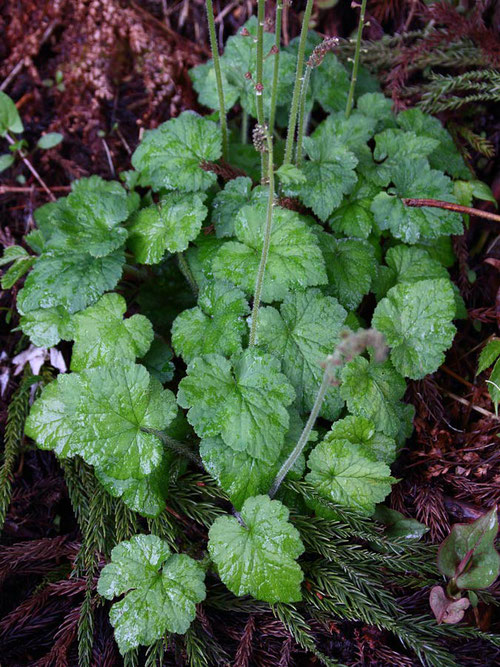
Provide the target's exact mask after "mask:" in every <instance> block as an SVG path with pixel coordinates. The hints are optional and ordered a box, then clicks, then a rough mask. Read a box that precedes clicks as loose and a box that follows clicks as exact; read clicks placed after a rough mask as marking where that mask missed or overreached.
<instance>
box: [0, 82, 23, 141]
mask: <svg viewBox="0 0 500 667" xmlns="http://www.w3.org/2000/svg"><path fill="white" fill-rule="evenodd" d="M8 132H14V133H15V134H20V133H21V132H24V127H23V123H22V121H21V118H20V116H19V113H18V111H17V108H16V105H15V104H14V102H13V101H12V100H11V99H10V97H9V96H8V95H6V94H5V93H4V92H2V91H0V136H1V137H5V136H6V135H7V133H8Z"/></svg>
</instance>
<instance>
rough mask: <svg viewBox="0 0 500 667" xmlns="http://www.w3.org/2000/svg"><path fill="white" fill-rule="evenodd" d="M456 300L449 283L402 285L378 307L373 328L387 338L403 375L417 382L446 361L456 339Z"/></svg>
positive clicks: (429, 282)
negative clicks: (454, 319) (445, 358)
mask: <svg viewBox="0 0 500 667" xmlns="http://www.w3.org/2000/svg"><path fill="white" fill-rule="evenodd" d="M454 317H455V296H454V292H453V288H452V286H451V283H450V281H449V280H448V279H439V280H422V281H420V282H417V283H402V284H399V285H396V286H395V287H393V288H391V289H390V290H389V292H388V293H387V296H386V297H385V298H384V299H382V301H380V302H379V304H378V305H377V307H376V309H375V312H374V314H373V319H372V325H373V326H374V327H375V328H376V329H377V330H378V331H380V332H381V333H382V334H384V336H385V338H386V341H387V344H388V345H389V346H390V347H391V360H392V363H393V364H394V366H395V368H396V370H398V371H399V372H400V373H401V374H402V375H405V376H406V377H410V378H412V379H413V380H418V379H420V378H423V377H425V376H426V375H428V374H429V373H434V371H436V370H437V369H438V368H439V366H440V365H441V364H442V363H443V361H444V352H445V350H447V349H448V348H449V347H450V346H451V344H452V342H453V337H454V335H455V331H456V329H455V327H454V325H453V323H452V320H453V318H454Z"/></svg>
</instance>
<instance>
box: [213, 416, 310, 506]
mask: <svg viewBox="0 0 500 667" xmlns="http://www.w3.org/2000/svg"><path fill="white" fill-rule="evenodd" d="M302 428H303V424H302V420H301V419H300V416H299V415H298V413H297V412H295V411H294V410H293V409H292V410H290V428H289V429H288V431H287V434H286V436H285V441H284V443H283V446H282V448H281V452H280V455H279V458H278V459H277V460H276V461H275V462H274V463H267V462H266V461H263V460H261V459H256V458H254V457H253V456H250V455H249V454H247V453H246V452H235V451H234V450H232V449H230V448H229V447H228V446H227V445H226V444H225V443H224V441H223V440H222V438H221V437H219V436H217V437H215V438H205V439H204V440H202V441H201V444H200V455H201V458H202V460H203V465H204V467H205V469H206V470H207V472H208V473H209V474H210V475H211V476H212V477H213V478H214V479H215V480H216V482H217V484H218V485H219V486H220V487H221V488H222V489H223V490H224V491H225V492H226V493H227V495H228V496H229V498H230V500H231V502H232V503H233V505H234V507H235V508H236V509H237V510H240V509H241V507H242V506H243V503H244V502H245V500H247V498H250V497H251V496H256V495H259V494H261V493H267V492H268V491H269V489H270V488H271V485H272V483H273V481H274V480H275V478H276V475H277V474H278V471H279V469H280V468H281V466H282V465H283V463H284V462H285V461H286V459H287V458H288V456H289V455H290V454H291V452H292V450H293V449H294V447H295V445H296V444H297V441H298V439H299V438H300V435H301V433H302ZM304 468H305V459H304V456H303V455H301V456H299V458H298V459H297V461H296V462H295V465H294V466H293V467H292V469H291V470H290V472H289V473H288V476H287V477H288V478H294V479H300V478H301V477H302V475H303V473H304Z"/></svg>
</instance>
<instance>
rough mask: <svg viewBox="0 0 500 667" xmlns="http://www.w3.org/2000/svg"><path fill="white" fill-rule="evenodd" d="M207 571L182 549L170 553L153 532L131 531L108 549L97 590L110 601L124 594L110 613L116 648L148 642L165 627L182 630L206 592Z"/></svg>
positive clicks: (147, 643)
mask: <svg viewBox="0 0 500 667" xmlns="http://www.w3.org/2000/svg"><path fill="white" fill-rule="evenodd" d="M204 579H205V572H204V571H203V568H202V567H201V566H200V565H199V563H197V562H196V561H195V560H193V559H192V558H190V557H189V556H187V555H185V554H172V553H171V551H170V548H169V546H168V544H167V542H166V541H165V540H162V539H160V538H159V537H157V536H156V535H134V536H133V537H132V538H131V539H130V540H129V541H126V542H120V544H118V545H117V546H116V547H114V549H113V551H112V552H111V563H109V564H108V565H106V566H105V567H104V568H103V570H102V572H101V575H100V577H99V581H98V584H97V590H98V593H99V595H102V596H103V597H105V598H106V599H108V600H112V599H113V598H114V597H117V596H120V595H123V594H124V593H125V597H124V598H123V599H122V600H120V601H119V602H115V604H113V606H112V607H111V611H110V614H109V617H110V621H111V625H112V626H113V627H114V629H115V639H116V641H117V643H118V647H119V649H120V652H121V653H122V655H123V654H125V653H127V652H128V651H130V650H131V649H134V648H136V647H138V646H139V645H145V646H149V645H151V644H153V642H155V641H156V640H158V639H161V638H162V637H163V636H164V635H165V633H166V632H175V633H179V634H184V633H185V632H186V631H187V630H188V628H189V626H190V625H191V622H192V621H194V619H195V616H196V604H198V603H199V602H202V601H203V600H204V599H205V596H206V589H205V583H204Z"/></svg>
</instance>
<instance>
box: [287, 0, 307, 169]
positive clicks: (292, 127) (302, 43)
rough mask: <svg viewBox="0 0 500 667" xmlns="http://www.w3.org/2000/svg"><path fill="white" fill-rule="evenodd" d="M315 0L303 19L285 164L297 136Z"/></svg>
mask: <svg viewBox="0 0 500 667" xmlns="http://www.w3.org/2000/svg"><path fill="white" fill-rule="evenodd" d="M313 4H314V0H307V5H306V8H305V11H304V18H303V20H302V30H301V32H300V41H299V51H298V55H297V69H296V71H295V83H294V86H293V96H292V105H291V107H290V116H289V118H288V133H287V135H286V145H285V157H284V159H283V164H289V163H290V162H291V161H292V152H293V140H294V137H295V127H296V125H297V115H298V112H299V99H300V90H301V87H302V72H303V71H304V56H305V51H306V40H307V31H308V27H309V20H310V18H311V12H312V8H313Z"/></svg>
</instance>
